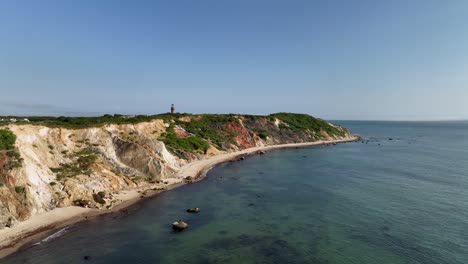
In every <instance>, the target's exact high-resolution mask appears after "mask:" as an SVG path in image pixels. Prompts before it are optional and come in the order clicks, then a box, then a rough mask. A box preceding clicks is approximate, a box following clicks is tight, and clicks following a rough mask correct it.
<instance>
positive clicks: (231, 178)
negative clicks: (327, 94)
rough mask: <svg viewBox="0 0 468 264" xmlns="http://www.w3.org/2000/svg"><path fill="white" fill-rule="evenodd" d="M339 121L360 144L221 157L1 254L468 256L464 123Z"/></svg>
mask: <svg viewBox="0 0 468 264" xmlns="http://www.w3.org/2000/svg"><path fill="white" fill-rule="evenodd" d="M335 123H337V124H340V125H343V126H345V127H347V128H349V129H350V130H351V131H352V132H353V133H355V134H359V135H361V136H362V137H363V140H364V141H363V142H355V143H344V144H338V145H336V146H316V147H309V148H301V149H283V150H275V151H271V152H267V154H266V155H258V156H250V157H248V158H247V159H246V160H243V161H236V162H228V163H224V164H220V165H219V166H217V167H215V168H213V169H212V170H211V171H209V173H208V175H207V177H206V178H205V179H204V180H203V181H200V182H197V183H194V184H189V185H185V186H182V187H180V188H177V189H175V190H171V191H169V192H165V193H162V194H159V195H157V196H155V197H154V198H151V199H148V200H145V201H143V202H141V203H139V204H137V205H135V206H133V207H131V208H129V209H128V210H126V211H124V212H118V213H113V214H109V215H104V216H101V217H97V218H96V219H92V220H90V221H87V222H83V223H79V224H76V225H73V226H70V227H68V228H66V229H63V230H60V231H59V233H56V234H54V235H52V236H51V237H49V238H46V239H43V240H42V241H37V242H35V243H33V244H34V245H33V244H32V245H31V246H29V247H28V248H25V249H23V250H21V251H19V252H18V253H16V254H14V255H12V256H9V257H7V258H4V259H1V260H0V263H5V264H7V263H8V264H9V263H34V264H38V263H47V264H54V263H66V264H74V263H112V264H118V263H174V264H175V263H206V264H207V263H242V264H245V263H327V264H338V263H342V264H353V263H356V264H366V263H369V264H376V263H379V264H386V263H388V264H399V263H427V264H432V263H434V264H435V263H437V264H445V263H447V264H457V263H460V264H461V263H465V264H466V263H468V122H370V121H335ZM191 207H200V208H201V212H200V213H198V214H189V213H187V212H185V210H186V209H187V208H191ZM178 219H182V220H185V221H186V222H187V223H188V224H189V228H188V229H187V230H185V231H183V232H173V231H172V229H171V223H172V222H174V221H175V220H178ZM85 256H87V257H88V258H87V259H85Z"/></svg>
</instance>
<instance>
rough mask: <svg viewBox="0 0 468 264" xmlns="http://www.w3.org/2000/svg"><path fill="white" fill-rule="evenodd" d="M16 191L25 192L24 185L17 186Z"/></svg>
mask: <svg viewBox="0 0 468 264" xmlns="http://www.w3.org/2000/svg"><path fill="white" fill-rule="evenodd" d="M15 192H16V193H24V186H15Z"/></svg>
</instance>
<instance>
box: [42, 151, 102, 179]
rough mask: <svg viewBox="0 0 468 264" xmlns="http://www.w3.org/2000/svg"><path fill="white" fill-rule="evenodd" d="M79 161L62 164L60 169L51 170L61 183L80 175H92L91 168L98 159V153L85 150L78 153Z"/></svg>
mask: <svg viewBox="0 0 468 264" xmlns="http://www.w3.org/2000/svg"><path fill="white" fill-rule="evenodd" d="M76 155H77V156H78V159H77V160H76V161H75V162H72V163H67V164H60V167H58V168H51V169H50V170H51V171H52V172H53V173H55V174H56V176H57V180H58V181H60V180H62V179H65V178H69V177H74V176H77V175H80V174H85V175H90V174H91V170H90V167H91V165H93V164H94V163H95V162H96V160H97V158H98V155H97V152H96V151H95V150H93V149H89V148H88V149H83V150H81V151H80V152H78V153H76Z"/></svg>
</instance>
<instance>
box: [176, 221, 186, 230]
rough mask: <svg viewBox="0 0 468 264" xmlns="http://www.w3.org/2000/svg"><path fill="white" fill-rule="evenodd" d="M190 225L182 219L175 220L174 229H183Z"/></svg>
mask: <svg viewBox="0 0 468 264" xmlns="http://www.w3.org/2000/svg"><path fill="white" fill-rule="evenodd" d="M187 227H188V224H187V223H185V222H184V221H182V220H178V221H175V222H174V223H172V229H174V230H175V231H182V230H184V229H186V228H187Z"/></svg>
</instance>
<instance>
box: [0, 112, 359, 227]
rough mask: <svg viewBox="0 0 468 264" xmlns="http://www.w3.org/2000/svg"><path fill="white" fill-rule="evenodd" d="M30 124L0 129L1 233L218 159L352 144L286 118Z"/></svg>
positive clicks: (109, 201) (305, 119) (339, 132)
mask: <svg viewBox="0 0 468 264" xmlns="http://www.w3.org/2000/svg"><path fill="white" fill-rule="evenodd" d="M30 120H31V121H32V122H31V123H22V124H17V123H15V124H11V123H10V124H4V125H3V126H2V125H1V124H0V132H1V133H0V229H2V228H5V227H10V226H12V225H14V224H15V223H16V222H17V221H23V220H25V219H28V218H29V217H31V216H32V215H34V214H38V213H41V212H45V211H50V210H52V209H54V208H57V207H65V206H70V205H77V206H83V207H91V208H111V207H112V206H114V205H115V204H116V203H117V202H118V201H117V200H116V199H115V194H117V193H118V192H119V191H122V190H128V189H134V188H143V189H150V188H151V189H153V190H154V189H164V188H166V187H167V186H168V185H170V184H175V183H180V182H183V181H184V180H185V181H186V180H187V179H183V178H182V176H180V175H179V174H178V172H179V171H180V170H181V168H182V166H184V165H186V164H188V163H190V162H192V161H195V160H200V159H205V158H207V157H209V156H214V155H218V154H220V153H226V152H234V151H238V150H243V149H247V148H251V147H256V146H267V145H275V144H286V143H300V142H314V141H318V140H326V141H329V140H335V139H346V138H350V137H351V135H350V133H349V131H348V130H347V129H345V128H342V127H338V126H335V125H332V124H330V123H328V122H326V121H323V120H321V119H316V118H314V117H311V116H308V115H301V114H288V113H278V114H272V115H269V116H251V115H189V114H175V115H170V114H164V115H158V116H151V117H143V118H142V117H135V118H124V117H121V116H118V117H115V116H104V117H100V118H94V119H93V118H63V117H61V118H48V119H45V118H37V119H36V120H35V119H34V118H30ZM194 176H195V175H194Z"/></svg>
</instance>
